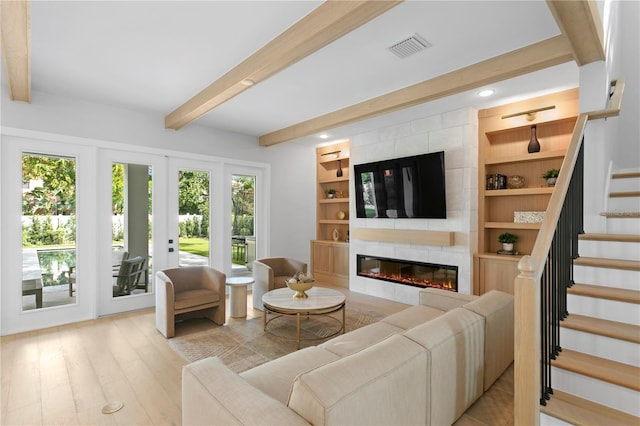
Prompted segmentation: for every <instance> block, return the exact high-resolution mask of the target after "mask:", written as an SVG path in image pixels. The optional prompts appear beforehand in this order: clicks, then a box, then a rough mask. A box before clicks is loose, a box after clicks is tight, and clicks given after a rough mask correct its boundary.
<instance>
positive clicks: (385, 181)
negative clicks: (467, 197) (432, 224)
mask: <svg viewBox="0 0 640 426" xmlns="http://www.w3.org/2000/svg"><path fill="white" fill-rule="evenodd" d="M444 170H445V169H444V151H439V152H432V153H428V154H422V155H414V156H411V157H403V158H396V159H393V160H385V161H376V162H374V163H367V164H357V165H355V166H354V174H355V189H356V215H357V217H360V218H428V219H446V218H447V205H446V194H445V181H444Z"/></svg>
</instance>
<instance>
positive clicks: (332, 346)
mask: <svg viewBox="0 0 640 426" xmlns="http://www.w3.org/2000/svg"><path fill="white" fill-rule="evenodd" d="M403 331H404V329H402V328H399V327H396V326H394V325H391V324H387V323H384V322H376V323H373V324H369V325H366V326H364V327H361V328H358V329H356V330H353V331H350V332H349V333H347V334H341V335H340V336H337V337H334V338H333V339H331V340H328V341H326V342H324V343H322V344H321V345H319V346H320V347H321V348H323V349H326V350H328V351H330V352H333V353H334V354H336V355H337V356H339V357H345V356H348V355H351V354H353V353H356V352H358V351H361V350H362V349H364V348H367V347H369V346H371V345H373V344H374V343H378V342H381V341H383V340H384V339H386V338H387V337H389V336H391V335H393V334H398V333H402V332H403Z"/></svg>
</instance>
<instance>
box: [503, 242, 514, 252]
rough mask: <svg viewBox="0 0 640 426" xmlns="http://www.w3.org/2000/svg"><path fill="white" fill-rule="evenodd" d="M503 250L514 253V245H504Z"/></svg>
mask: <svg viewBox="0 0 640 426" xmlns="http://www.w3.org/2000/svg"><path fill="white" fill-rule="evenodd" d="M502 250H504V251H513V243H502Z"/></svg>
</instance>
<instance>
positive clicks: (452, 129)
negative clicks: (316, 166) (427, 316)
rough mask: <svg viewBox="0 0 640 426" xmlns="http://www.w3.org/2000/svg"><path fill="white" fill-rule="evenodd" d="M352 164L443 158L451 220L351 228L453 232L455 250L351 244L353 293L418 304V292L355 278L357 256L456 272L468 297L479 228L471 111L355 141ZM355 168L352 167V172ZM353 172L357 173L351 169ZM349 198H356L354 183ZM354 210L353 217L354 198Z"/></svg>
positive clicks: (370, 222) (354, 221)
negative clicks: (425, 155)
mask: <svg viewBox="0 0 640 426" xmlns="http://www.w3.org/2000/svg"><path fill="white" fill-rule="evenodd" d="M350 150H351V160H350V163H351V164H353V165H355V164H361V163H367V162H371V161H378V160H386V159H391V158H397V157H405V156H409V155H417V154H423V153H428V152H436V151H442V150H444V152H445V168H446V170H445V181H446V193H447V219H358V218H354V217H353V216H352V218H351V220H350V227H351V228H352V229H353V228H382V229H410V230H432V231H451V232H455V245H453V246H451V247H442V246H431V245H426V244H425V245H421V244H405V243H402V244H400V243H382V242H374V241H363V240H356V239H351V243H350V247H349V258H350V277H349V280H350V282H349V288H350V290H352V291H357V292H361V293H365V294H370V295H373V296H378V297H384V298H386V299H391V300H395V301H398V302H403V303H408V304H414V303H415V302H416V300H417V299H418V296H417V293H418V291H419V290H420V289H419V288H417V287H411V286H404V285H395V284H390V283H388V282H385V281H380V280H374V279H370V278H365V277H359V276H357V270H356V264H355V263H356V262H355V259H356V255H357V254H366V255H374V256H383V257H389V258H397V259H406V260H413V261H419V262H430V263H440V264H447V265H456V266H458V291H459V292H461V293H466V294H470V293H471V288H472V279H471V274H472V266H473V265H472V258H473V256H472V255H473V252H474V251H476V246H477V224H478V205H477V204H478V203H477V201H478V195H477V192H478V113H477V111H476V110H475V109H473V108H463V109H459V110H455V111H450V112H444V113H441V114H437V115H433V116H429V117H425V118H421V119H418V120H413V121H410V122H407V123H402V124H398V125H395V126H391V127H385V128H381V129H379V130H376V131H372V132H368V133H363V134H359V135H355V136H353V137H352V138H351V147H350ZM351 167H353V166H351ZM352 170H353V169H352ZM350 185H351V188H350V191H349V192H350V194H355V189H354V187H353V186H354V181H353V179H352V180H351V182H350ZM350 204H351V205H350V210H351V211H355V199H354V197H353V196H351V199H350Z"/></svg>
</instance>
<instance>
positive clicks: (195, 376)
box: [182, 357, 308, 425]
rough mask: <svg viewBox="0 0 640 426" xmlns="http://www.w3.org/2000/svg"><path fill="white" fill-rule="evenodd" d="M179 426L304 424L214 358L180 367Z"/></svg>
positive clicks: (285, 407) (292, 413) (282, 405)
mask: <svg viewBox="0 0 640 426" xmlns="http://www.w3.org/2000/svg"><path fill="white" fill-rule="evenodd" d="M266 413H268V417H267V416H266ZM182 423H183V424H184V425H206V424H213V423H215V424H220V425H247V424H251V425H260V424H274V425H276V424H279V425H285V424H286V425H306V424H308V423H307V422H305V421H304V419H302V418H301V417H300V416H298V415H297V414H296V413H294V412H293V411H291V410H290V409H289V408H287V406H286V405H284V404H281V403H280V402H278V401H276V400H275V399H273V398H271V397H269V396H267V395H265V394H264V393H262V392H261V391H259V390H258V389H256V388H254V387H253V386H251V385H250V384H249V383H247V382H245V381H244V380H243V379H242V378H241V377H240V376H238V375H237V374H236V373H234V372H233V371H231V370H230V369H229V368H227V367H226V366H225V365H224V364H223V363H222V361H220V359H218V358H215V357H214V358H206V359H203V360H200V361H196V362H194V363H191V364H187V365H186V366H184V367H183V369H182Z"/></svg>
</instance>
